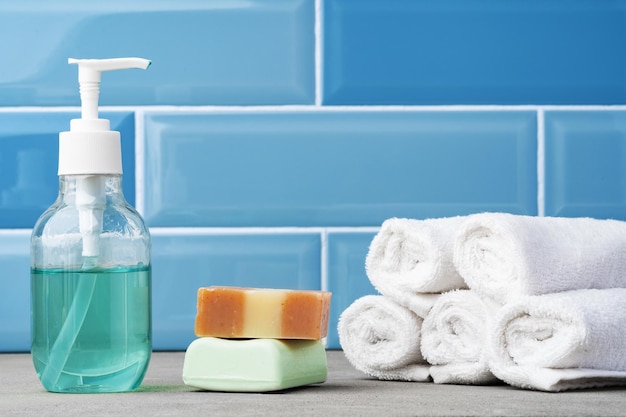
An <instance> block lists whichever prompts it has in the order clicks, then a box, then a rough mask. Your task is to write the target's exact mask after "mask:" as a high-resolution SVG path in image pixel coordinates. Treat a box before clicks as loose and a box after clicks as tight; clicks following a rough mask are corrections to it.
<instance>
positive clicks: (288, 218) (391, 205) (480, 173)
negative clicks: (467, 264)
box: [144, 111, 537, 227]
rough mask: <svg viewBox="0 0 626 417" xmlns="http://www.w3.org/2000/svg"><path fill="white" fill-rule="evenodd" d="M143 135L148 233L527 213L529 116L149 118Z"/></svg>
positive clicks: (531, 185)
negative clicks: (168, 229) (171, 229)
mask: <svg viewBox="0 0 626 417" xmlns="http://www.w3.org/2000/svg"><path fill="white" fill-rule="evenodd" d="M145 133H146V137H145V145H144V146H145V151H146V155H145V156H146V158H145V159H146V164H145V165H146V171H145V173H144V177H145V181H146V184H145V187H144V188H145V190H146V191H145V193H146V194H145V218H146V220H147V221H148V223H149V224H150V226H227V227H234V226H270V227H273V226H378V225H380V224H381V223H382V221H384V220H385V219H386V218H389V217H393V216H396V217H421V218H425V217H441V216H447V215H458V214H467V213H470V212H476V211H484V210H492V211H509V212H516V213H525V214H534V213H536V207H537V177H536V156H537V143H536V134H537V127H536V115H535V113H534V112H514V111H504V112H497V111H487V112H469V111H468V112H465V111H459V112H445V111H442V112H438V111H433V112H430V111H425V112H419V111H417V112H413V111H406V112H402V111H399V112H393V111H389V112H372V111H370V112H367V111H360V112H359V111H355V112H345V111H344V112H276V113H274V112H259V113H255V112H238V113H237V112H232V113H231V112H224V113H222V112H220V113H211V114H198V113H192V114H185V113H150V112H148V113H147V114H146V119H145Z"/></svg>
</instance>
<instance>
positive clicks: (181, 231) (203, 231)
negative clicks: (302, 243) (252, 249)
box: [150, 226, 380, 236]
mask: <svg viewBox="0 0 626 417" xmlns="http://www.w3.org/2000/svg"><path fill="white" fill-rule="evenodd" d="M378 230H380V228H379V227H370V226H363V227H315V226H312V227H151V228H150V233H151V234H153V235H155V236H156V235H158V236H189V235H196V236H202V235H251V234H252V235H254V234H299V233H320V234H326V235H328V234H329V233H372V232H378Z"/></svg>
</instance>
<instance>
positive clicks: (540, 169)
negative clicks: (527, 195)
mask: <svg viewBox="0 0 626 417" xmlns="http://www.w3.org/2000/svg"><path fill="white" fill-rule="evenodd" d="M545 139H546V137H545V114H544V111H543V110H538V111H537V214H538V215H539V216H545V213H546V210H545V191H546V190H545V179H546V172H545Z"/></svg>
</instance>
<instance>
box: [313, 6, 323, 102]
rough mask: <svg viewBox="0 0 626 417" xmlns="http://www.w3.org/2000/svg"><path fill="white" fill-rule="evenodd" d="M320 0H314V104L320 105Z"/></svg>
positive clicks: (321, 63)
mask: <svg viewBox="0 0 626 417" xmlns="http://www.w3.org/2000/svg"><path fill="white" fill-rule="evenodd" d="M322 7H323V6H322V0H315V106H317V107H319V106H321V105H322V83H323V79H322V74H323V73H322V65H323V62H322V59H323V58H322V47H323V44H322V40H323V39H324V33H323V26H322Z"/></svg>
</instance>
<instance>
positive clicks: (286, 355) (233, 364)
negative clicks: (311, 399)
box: [183, 337, 328, 392]
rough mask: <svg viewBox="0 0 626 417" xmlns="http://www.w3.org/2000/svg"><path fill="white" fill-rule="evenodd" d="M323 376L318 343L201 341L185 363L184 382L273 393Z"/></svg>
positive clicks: (214, 388)
mask: <svg viewBox="0 0 626 417" xmlns="http://www.w3.org/2000/svg"><path fill="white" fill-rule="evenodd" d="M327 373H328V366H327V363H326V350H325V348H324V345H323V343H322V342H321V341H320V340H280V339H243V340H242V339H238V340H235V339H220V338H215V337H201V338H199V339H196V340H194V341H193V342H191V344H190V345H189V347H188V348H187V352H186V353H185V361H184V364H183V382H184V383H185V384H186V385H189V386H192V387H196V388H201V389H205V390H210V391H230V392H265V391H277V390H282V389H286V388H293V387H299V386H302V385H308V384H315V383H318V382H324V381H325V380H326V376H327Z"/></svg>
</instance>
